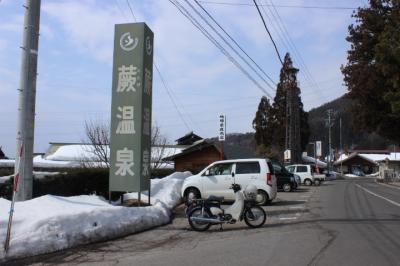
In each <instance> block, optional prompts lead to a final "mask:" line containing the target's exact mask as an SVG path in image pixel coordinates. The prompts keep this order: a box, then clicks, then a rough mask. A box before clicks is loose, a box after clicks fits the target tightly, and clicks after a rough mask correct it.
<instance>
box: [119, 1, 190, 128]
mask: <svg viewBox="0 0 400 266" xmlns="http://www.w3.org/2000/svg"><path fill="white" fill-rule="evenodd" d="M126 3H127V4H128V7H129V10H130V12H131V14H132V17H133V19H134V21H137V19H136V16H135V14H134V13H133V10H132V7H131V5H130V3H129V0H126ZM153 63H154V67H155V69H156V71H157V73H158V75H159V76H160V80H161V83H162V84H163V86H164V89H165V91H166V92H167V95H168V97H169V99H170V100H171V102H172V104H173V105H174V108H175V110H176V112H177V113H178V115H179V117H180V118H181V120H182V122H183V123H184V124H185V126H186V128H187V129H188V131H190V130H191V128H190V127H189V125H188V123H187V122H186V120H185V119H184V117H183V114H182V113H181V112H180V111H179V108H178V106H177V104H176V102H175V100H174V99H173V97H172V95H171V92H170V90H169V88H168V86H167V84H166V82H165V80H164V77H163V75H162V74H161V71H160V69H159V68H158V66H157V64H156V62H155V61H154V62H153Z"/></svg>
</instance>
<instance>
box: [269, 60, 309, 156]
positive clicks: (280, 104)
mask: <svg viewBox="0 0 400 266" xmlns="http://www.w3.org/2000/svg"><path fill="white" fill-rule="evenodd" d="M298 71H299V70H298V69H297V68H294V67H293V62H292V59H291V58H290V54H289V53H287V54H286V55H285V59H284V62H283V66H282V68H281V72H280V79H279V83H278V85H277V90H276V96H275V98H274V103H273V105H272V116H273V119H272V124H273V127H274V128H275V130H274V136H275V139H274V143H275V145H276V149H277V150H279V153H280V154H283V151H284V150H285V136H286V127H287V126H288V125H287V124H288V121H286V102H287V95H288V94H287V92H288V90H292V93H294V95H293V97H294V100H295V101H296V102H297V105H298V107H299V110H298V111H299V129H300V135H299V136H298V137H299V138H300V143H299V144H298V145H299V147H298V148H299V149H301V150H304V148H305V147H306V145H307V143H308V138H309V134H310V133H309V126H308V115H307V113H306V112H305V111H304V109H303V103H302V102H301V97H300V92H301V91H300V88H299V87H298V83H297V76H296V75H297V73H298ZM297 156H298V157H300V153H299V154H298V155H297ZM297 160H300V158H297Z"/></svg>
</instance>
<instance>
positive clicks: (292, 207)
mask: <svg viewBox="0 0 400 266" xmlns="http://www.w3.org/2000/svg"><path fill="white" fill-rule="evenodd" d="M289 209H293V210H302V209H304V206H291V207H289Z"/></svg>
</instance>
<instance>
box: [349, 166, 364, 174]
mask: <svg viewBox="0 0 400 266" xmlns="http://www.w3.org/2000/svg"><path fill="white" fill-rule="evenodd" d="M351 173H352V174H353V175H356V176H365V173H364V171H363V170H361V167H358V166H353V167H351Z"/></svg>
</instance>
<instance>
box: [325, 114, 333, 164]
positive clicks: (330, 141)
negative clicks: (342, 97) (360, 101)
mask: <svg viewBox="0 0 400 266" xmlns="http://www.w3.org/2000/svg"><path fill="white" fill-rule="evenodd" d="M327 114H328V119H327V120H326V125H327V127H328V131H329V133H328V134H329V140H328V143H329V144H328V145H329V148H328V150H329V156H328V172H330V171H331V168H330V166H331V163H330V161H331V159H332V158H331V156H332V137H331V128H332V126H333V121H332V116H333V109H328V111H327Z"/></svg>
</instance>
